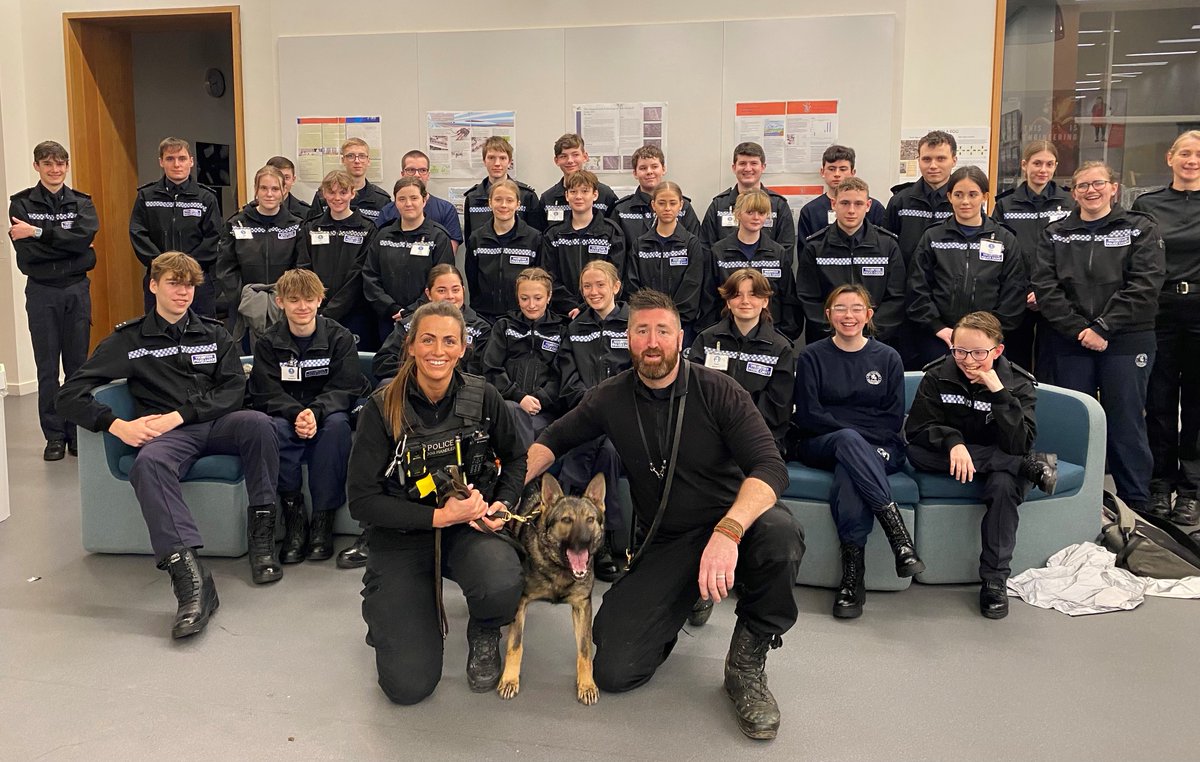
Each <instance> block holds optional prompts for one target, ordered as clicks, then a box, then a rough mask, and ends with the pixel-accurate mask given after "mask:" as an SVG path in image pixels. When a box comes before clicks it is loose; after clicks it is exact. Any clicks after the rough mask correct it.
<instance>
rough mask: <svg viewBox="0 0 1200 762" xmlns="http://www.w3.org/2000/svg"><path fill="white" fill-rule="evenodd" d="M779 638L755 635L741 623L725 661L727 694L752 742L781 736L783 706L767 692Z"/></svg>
mask: <svg viewBox="0 0 1200 762" xmlns="http://www.w3.org/2000/svg"><path fill="white" fill-rule="evenodd" d="M780 645H782V641H781V640H780V639H779V637H778V636H771V635H766V636H764V635H755V634H754V633H753V632H751V631H750V630H749V629H748V628H747V627H746V624H745V622H743V621H742V620H741V619H739V620H738V622H737V626H735V627H734V628H733V638H732V639H731V640H730V641H729V655H728V656H726V657H725V693H727V694H728V695H729V698H730V700H732V701H733V705H734V707H735V709H736V711H737V716H738V727H739V728H740V729H741V731H742V732H743V733H745V734H746V735H747V736H749V737H750V738H757V739H760V740H765V741H769V740H771V739H772V738H774V737H775V734H776V733H777V732H779V704H777V703H776V702H775V697H774V696H772V695H771V691H770V690H769V689H768V688H767V674H766V667H767V650H768V649H770V648H778V647H779V646H780Z"/></svg>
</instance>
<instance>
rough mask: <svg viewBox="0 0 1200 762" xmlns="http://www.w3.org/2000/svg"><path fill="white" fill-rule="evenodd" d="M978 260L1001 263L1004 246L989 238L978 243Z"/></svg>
mask: <svg viewBox="0 0 1200 762" xmlns="http://www.w3.org/2000/svg"><path fill="white" fill-rule="evenodd" d="M979 258H980V259H982V260H983V261H984V262H1003V261H1004V244H1002V243H1000V242H999V241H996V240H993V239H991V238H985V239H983V240H982V241H980V242H979Z"/></svg>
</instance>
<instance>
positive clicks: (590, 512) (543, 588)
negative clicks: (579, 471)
mask: <svg viewBox="0 0 1200 762" xmlns="http://www.w3.org/2000/svg"><path fill="white" fill-rule="evenodd" d="M522 508H523V509H524V510H523V512H524V513H526V515H530V514H531V513H532V511H530V510H529V508H528V507H527V506H522ZM534 510H536V508H535V509H534ZM517 539H518V540H519V541H520V542H521V544H522V545H523V546H524V548H525V550H526V551H528V558H526V560H525V592H524V593H523V594H522V595H521V602H520V603H519V604H518V605H517V615H516V617H515V618H514V619H513V623H512V624H511V625H510V626H509V628H508V646H507V648H506V650H505V655H504V674H503V675H501V677H500V685H499V686H497V688H496V691H497V692H498V693H499V694H500V698H502V699H510V698H512V697H513V696H516V695H517V691H518V690H520V687H521V656H522V654H523V652H524V641H523V634H524V630H525V610H526V608H527V607H528V606H529V604H530V603H531V602H533V601H550V602H551V603H569V604H571V619H572V621H573V622H574V623H575V648H576V652H575V687H576V689H577V693H576V696H577V697H578V699H579V701H580V703H582V704H588V705H591V704H595V703H596V701H597V700H599V698H600V694H599V691H598V690H597V688H596V683H595V681H594V680H592V585H593V584H594V583H595V581H596V578H595V577H594V576H593V575H592V557H593V556H594V555H595V553H596V551H598V550H599V549H600V546H601V544H602V543H603V542H604V475H603V474H597V475H596V476H595V477H594V478H593V479H592V481H591V482H590V483H589V484H588V486H587V489H586V490H585V491H584V494H583V496H582V497H570V496H567V495H564V494H563V491H562V487H560V486H559V484H558V481H557V480H556V479H555V478H554V477H553V476H550V475H549V474H546V475H545V476H543V477H542V489H541V513H540V514H537V518H536V519H534V520H532V521H529V522H527V523H524V524H522V525H521V527H520V529H519V530H518V532H517Z"/></svg>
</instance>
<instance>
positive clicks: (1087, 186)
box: [1075, 180, 1112, 193]
mask: <svg viewBox="0 0 1200 762" xmlns="http://www.w3.org/2000/svg"><path fill="white" fill-rule="evenodd" d="M1111 182H1112V180H1092V181H1091V182H1090V183H1075V190H1081V191H1083V192H1084V193H1087V192H1088V191H1089V190H1091V189H1092V188H1095V189H1096V190H1104V186H1105V185H1108V184H1109V183H1111Z"/></svg>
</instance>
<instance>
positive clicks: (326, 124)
mask: <svg viewBox="0 0 1200 762" xmlns="http://www.w3.org/2000/svg"><path fill="white" fill-rule="evenodd" d="M350 138H361V139H363V140H365V141H366V143H367V145H368V146H370V148H371V166H370V167H368V168H367V179H368V180H370V181H371V182H373V183H378V182H381V181H382V180H383V122H382V120H381V119H380V118H379V117H377V116H302V117H298V118H297V119H296V179H297V180H299V181H300V182H303V183H312V184H314V185H319V184H320V182H321V180H322V179H323V178H324V177H325V175H326V174H328V173H329V172H331V171H333V170H335V169H342V143H344V142H346V141H347V140H348V139H350Z"/></svg>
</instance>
